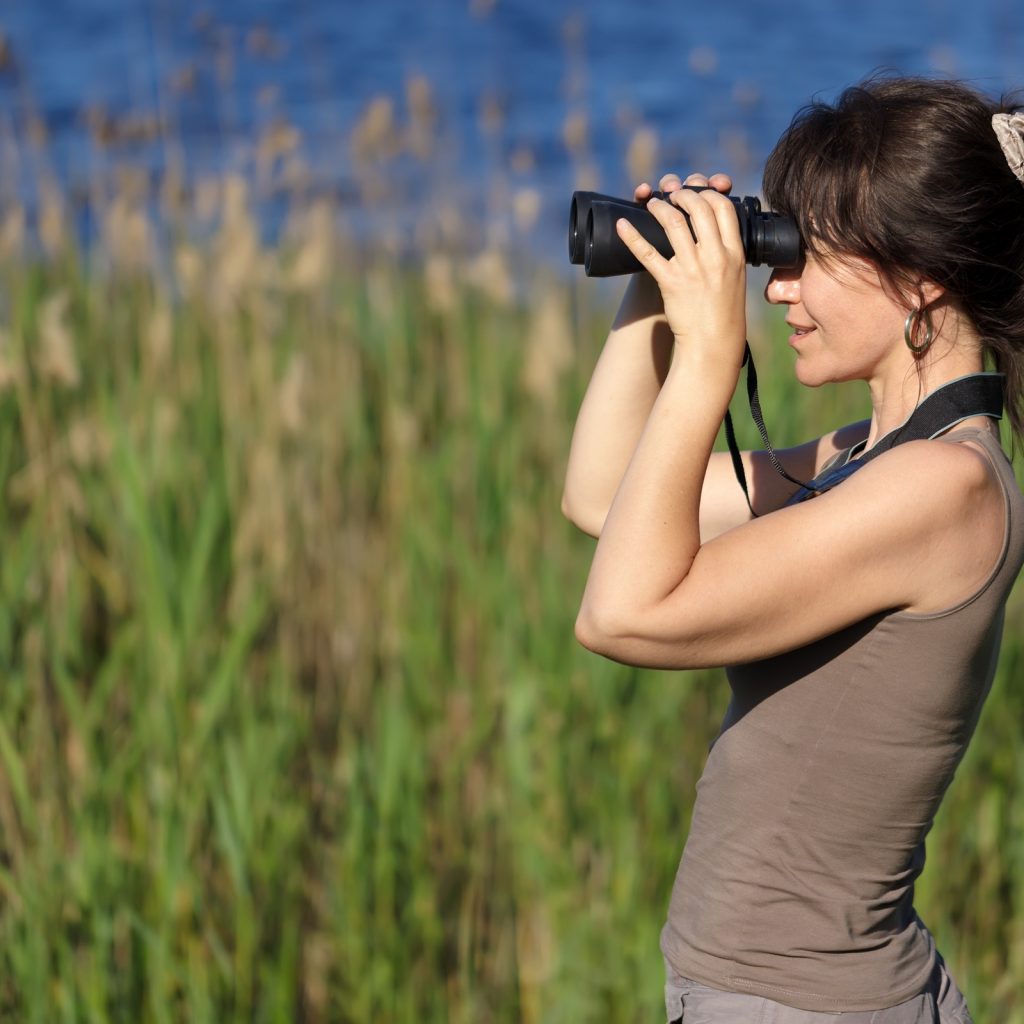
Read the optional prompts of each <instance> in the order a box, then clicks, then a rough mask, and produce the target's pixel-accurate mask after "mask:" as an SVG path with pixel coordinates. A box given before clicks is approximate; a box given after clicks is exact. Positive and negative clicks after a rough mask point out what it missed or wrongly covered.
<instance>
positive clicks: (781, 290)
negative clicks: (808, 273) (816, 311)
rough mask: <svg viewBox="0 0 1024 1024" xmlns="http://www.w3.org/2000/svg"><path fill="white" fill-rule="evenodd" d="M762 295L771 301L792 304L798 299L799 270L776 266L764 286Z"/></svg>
mask: <svg viewBox="0 0 1024 1024" xmlns="http://www.w3.org/2000/svg"><path fill="white" fill-rule="evenodd" d="M764 297H765V298H766V299H767V300H768V301H769V302H772V303H776V304H778V303H783V302H784V303H788V304H792V303H795V302H799V301H800V271H799V270H797V269H795V268H793V269H787V270H783V269H781V268H779V267H776V268H775V269H774V270H773V271H772V276H771V277H769V278H768V283H767V284H766V285H765V286H764Z"/></svg>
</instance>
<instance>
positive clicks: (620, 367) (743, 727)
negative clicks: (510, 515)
mask: <svg viewBox="0 0 1024 1024" xmlns="http://www.w3.org/2000/svg"><path fill="white" fill-rule="evenodd" d="M993 115H996V116H995V117H993ZM1022 125H1024V116H1022V115H1011V113H1010V110H1009V108H1004V107H1001V106H999V105H997V104H994V103H991V102H990V101H988V100H987V99H985V98H984V97H982V96H981V95H979V94H977V93H975V92H974V91H973V90H971V89H968V88H966V87H964V86H962V85H960V84H957V83H951V82H937V81H928V80H921V79H909V78H901V79H874V80H870V81H868V82H866V83H864V84H862V85H861V86H859V87H855V88H853V89H849V90H847V91H846V92H845V93H844V94H843V95H842V96H841V97H840V99H839V100H838V102H837V103H836V104H835V105H834V106H829V105H825V104H814V105H812V106H810V107H808V108H806V109H805V110H804V111H802V112H801V113H800V114H799V115H798V116H797V118H796V119H795V120H794V122H793V124H792V125H791V126H790V128H789V129H788V130H787V132H786V133H785V135H784V136H783V138H782V139H781V140H780V142H779V144H778V145H777V147H776V148H775V150H774V152H773V153H772V155H771V157H770V158H769V161H768V164H767V167H766V172H765V189H764V191H765V196H766V199H767V201H768V203H769V204H770V205H771V206H772V208H773V209H775V210H776V211H778V212H782V213H786V214H789V215H791V216H793V217H794V218H796V220H797V223H798V225H799V228H800V231H801V235H802V237H803V241H804V245H805V259H804V262H803V263H802V265H801V266H800V267H798V268H796V269H794V270H778V269H777V270H775V271H774V272H773V273H772V276H771V279H770V281H769V283H768V285H767V288H766V289H765V296H766V298H767V299H768V301H769V302H772V303H776V304H782V305H784V306H786V308H787V313H786V322H787V323H788V324H789V325H790V326H791V328H792V332H793V333H792V335H791V336H790V338H789V344H790V346H791V347H792V348H793V349H794V350H795V353H796V375H797V378H798V379H799V380H800V381H801V383H803V384H806V385H809V386H812V387H816V386H818V385H820V384H824V383H826V382H830V381H853V380H862V381H866V382H867V384H868V386H869V389H870V393H871V401H872V416H871V419H870V421H868V422H865V423H861V424H854V425H852V426H848V427H843V428H840V429H839V430H835V431H833V432H831V433H827V434H825V435H824V436H822V437H820V438H818V439H817V440H814V441H811V442H809V443H807V444H805V445H803V446H801V447H799V448H794V449H791V450H789V451H787V452H784V453H781V461H782V463H783V465H784V466H785V468H786V469H787V471H788V473H789V474H790V476H792V477H794V478H796V479H803V480H808V479H810V478H812V477H815V476H816V475H817V474H819V473H820V472H821V471H822V470H823V469H825V468H827V464H828V463H830V462H833V461H836V459H837V457H838V459H839V461H842V462H846V461H847V460H850V468H851V469H852V468H856V467H858V466H860V467H861V468H859V469H858V471H857V472H855V473H851V474H849V475H847V476H845V478H844V479H842V481H841V483H839V484H838V485H836V486H832V487H830V488H829V487H827V486H823V487H822V488H821V490H822V491H823V493H819V494H817V495H816V496H814V497H813V498H812V500H799V501H795V502H794V501H791V499H792V498H793V497H794V493H795V492H796V491H797V485H796V484H794V483H792V482H790V481H789V480H787V479H784V478H783V477H781V476H779V475H777V474H776V473H774V472H773V470H772V468H771V467H770V465H769V464H768V460H767V456H766V455H765V454H764V453H758V452H754V453H749V452H748V453H744V455H743V462H744V466H745V470H746V476H747V478H748V479H749V480H750V481H751V483H752V490H751V496H750V500H751V505H752V509H751V508H748V506H747V503H746V501H745V499H744V496H743V493H742V491H741V490H740V488H739V486H738V485H737V483H736V480H735V479H734V477H733V470H732V467H731V464H730V461H729V458H728V456H727V455H721V454H714V455H713V454H712V453H711V449H712V444H713V442H714V439H715V436H716V433H717V431H718V428H719V426H720V424H721V422H722V418H723V416H724V414H725V412H726V409H727V406H728V403H729V400H730V398H731V397H732V394H733V391H734V389H735V387H736V383H737V377H738V374H739V372H740V366H741V363H742V361H743V354H744V347H745V336H746V321H745V297H746V275H745V270H746V268H745V263H744V254H743V249H742V245H741V243H740V239H739V234H738V230H737V219H736V215H735V212H734V209H733V207H732V205H731V203H730V202H729V200H728V199H727V198H726V197H725V196H724V195H722V194H721V193H725V192H727V191H728V189H729V187H730V182H729V180H728V179H727V178H726V177H725V176H723V175H715V176H713V177H712V178H711V179H710V184H711V186H713V189H712V190H709V191H701V192H694V191H691V190H687V189H682V188H681V185H682V184H683V182H681V181H680V179H679V178H678V177H676V176H674V175H669V176H667V177H666V178H663V179H662V181H661V188H662V190H663V191H666V192H670V193H671V195H670V197H669V198H670V201H661V200H657V199H651V201H650V203H649V209H650V210H651V211H652V212H653V213H654V215H655V216H656V217H657V219H658V220H659V221H660V223H661V224H662V225H663V227H664V228H665V230H666V232H667V234H668V236H669V238H670V240H671V241H672V245H673V249H674V252H675V255H674V257H673V258H672V259H670V260H666V259H664V258H662V257H661V256H660V255H658V253H657V252H655V251H654V250H653V249H652V247H651V246H650V245H649V244H647V243H646V242H645V241H644V240H643V239H642V238H641V237H640V236H639V235H638V234H637V232H636V231H635V230H634V229H633V228H632V227H630V226H629V225H628V224H627V223H626V222H625V221H621V222H620V223H619V225H618V231H619V235H620V237H621V238H622V240H623V241H624V242H625V243H626V244H627V245H628V246H629V248H630V249H631V250H632V251H633V253H634V254H635V255H636V256H637V257H638V258H639V259H640V261H641V263H642V264H643V266H644V267H645V269H646V270H647V271H648V273H647V274H639V275H637V276H636V277H635V278H634V279H633V280H632V281H631V283H630V285H629V287H628V290H627V293H626V296H625V299H624V300H623V304H622V308H621V310H620V312H619V315H618V317H617V319H616V322H615V324H614V326H613V328H612V330H611V333H610V335H609V337H608V340H607V343H606V345H605V348H604V351H603V353H602V355H601V358H600V361H599V363H598V365H597V368H596V369H595V371H594V375H593V379H592V381H591V384H590V386H589V389H588V391H587V395H586V398H585V400H584V403H583V406H582V409H581V411H580V415H579V419H578V422H577V425H576V430H575V433H574V436H573V442H572V450H571V454H570V460H569V467H568V473H567V480H566V488H565V497H564V501H563V508H564V511H565V513H566V514H567V515H568V516H569V518H570V519H572V520H573V521H574V522H576V523H577V524H578V525H579V526H580V527H581V528H582V529H584V530H586V531H587V532H590V533H592V534H593V535H594V536H597V537H598V538H599V541H598V544H597V549H596V552H595V555H594V560H593V564H592V567H591V570H590V575H589V578H588V580H587V585H586V590H585V593H584V596H583V601H582V606H581V608H580V612H579V617H578V620H577V629H576V631H577V636H578V638H579V640H580V641H581V642H582V643H583V644H584V645H585V646H586V647H588V648H590V649H591V650H594V651H597V652H598V653H601V654H604V655H606V656H607V657H610V658H614V659H616V660H619V661H623V662H627V663H630V664H635V665H648V666H656V667H662V668H693V667H698V666H708V665H728V666H733V667H732V668H730V669H729V672H728V674H729V681H730V685H731V688H732V701H731V703H730V706H729V710H728V712H727V714H726V718H725V721H724V722H723V725H722V728H721V731H720V733H719V736H718V738H717V740H716V741H715V743H714V745H713V746H712V749H711V752H710V754H709V757H708V761H707V765H706V767H705V770H704V774H703V777H702V779H701V781H700V783H699V785H698V794H697V801H696V805H695V808H694V814H693V821H692V825H691V830H690V834H689V838H688V840H687V844H686V848H685V850H684V853H683V857H682V860H681V863H680V866H679V871H678V874H677V877H676V882H675V886H674V889H673V892H672V898H671V902H670V907H669V913H668V920H667V923H666V925H665V928H664V930H663V932H662V941H661V947H662V951H663V953H664V956H665V960H666V970H667V973H668V982H667V985H666V1006H667V1010H668V1015H669V1018H668V1019H669V1020H679V1019H685V1021H686V1022H687V1024H689V1022H691V1021H695V1022H696V1021H699V1022H718V1021H723V1022H724V1021H728V1022H730V1024H736V1022H746V1021H750V1022H755V1021H769V1020H770V1021H773V1022H776V1024H789V1022H796V1021H799V1022H811V1021H819V1020H820V1021H835V1020H836V1019H837V1015H838V1017H839V1019H842V1020H844V1021H849V1022H855V1021H864V1022H867V1021H873V1022H876V1024H902V1022H904V1021H906V1022H909V1021H915V1022H916V1021H942V1022H947V1021H950V1022H952V1021H957V1022H964V1021H969V1020H970V1016H969V1014H968V1011H967V1007H966V1005H965V1003H964V1000H963V997H962V995H961V994H960V992H959V991H958V990H957V987H956V985H955V984H954V983H953V982H952V980H951V978H950V977H949V974H948V973H947V971H946V969H945V966H944V964H943V962H942V959H941V957H940V956H939V955H938V953H937V951H936V949H935V945H934V943H933V941H932V938H931V936H930V934H929V932H928V931H927V929H926V927H925V926H924V924H923V923H922V922H921V920H920V919H919V918H918V917H917V915H916V914H915V912H914V909H913V905H912V901H913V885H914V880H915V879H916V877H917V876H918V875H919V874H920V871H921V869H922V867H923V863H924V838H925V835H926V833H927V832H928V830H929V828H930V825H931V823H932V820H933V818H934V815H935V813H936V810H937V809H938V806H939V803H940V802H941V799H942V796H943V794H944V792H945V790H946V788H947V787H948V785H949V783H950V781H951V780H952V777H953V773H954V771H955V768H956V766H957V764H958V763H959V761H960V758H961V757H962V755H963V753H964V750H965V748H966V745H967V743H968V741H969V739H970V736H971V734H972V732H973V730H974V726H975V724H976V722H977V719H978V715H979V713H980V710H981V705H982V703H983V701H984V699H985V696H986V694H987V692H988V689H989V686H990V684H991V681H992V675H993V672H994V665H995V659H996V655H997V652H998V646H999V641H1000V636H1001V630H1002V615H1003V607H1004V604H1005V600H1006V597H1007V594H1008V593H1009V590H1010V588H1011V586H1012V584H1013V582H1014V579H1015V578H1016V576H1017V573H1018V571H1019V569H1020V567H1021V564H1022V561H1024V498H1022V496H1021V494H1020V492H1019V490H1018V489H1017V486H1016V483H1015V481H1014V478H1013V474H1012V471H1011V469H1010V466H1009V464H1008V461H1007V459H1006V457H1005V455H1004V454H1003V452H1002V451H1001V449H1000V446H999V440H998V429H997V424H996V421H995V419H994V418H993V410H991V409H986V408H984V407H982V406H979V407H978V408H974V407H973V406H971V407H969V408H967V409H966V411H963V410H962V411H961V412H960V413H959V414H958V415H954V416H953V417H952V418H951V419H949V421H948V422H945V421H944V422H943V423H942V424H941V425H940V428H939V432H940V436H938V437H937V438H936V439H934V440H909V441H905V442H904V443H895V444H892V442H893V441H896V442H899V441H901V437H902V435H903V433H904V431H905V430H907V429H909V428H905V427H904V424H905V421H907V420H908V418H909V417H910V416H911V414H913V413H914V412H915V410H916V409H922V410H923V409H924V408H925V406H923V405H922V399H923V398H925V397H926V396H929V395H932V394H933V393H939V394H940V395H941V394H945V393H946V391H945V389H952V390H956V388H957V387H960V386H961V385H960V384H959V383H957V382H958V381H960V378H964V377H968V379H969V380H970V381H973V380H975V378H973V377H971V376H970V375H974V374H979V373H981V372H982V371H983V369H984V366H985V363H986V361H988V362H991V363H992V364H994V367H995V369H996V370H997V371H999V372H1000V373H1002V374H1004V375H1005V378H1004V379H1003V382H1002V391H1003V398H1004V401H1005V405H1006V412H1007V414H1008V416H1009V419H1010V422H1011V424H1012V426H1013V428H1014V430H1015V432H1017V433H1018V434H1019V433H1020V432H1021V427H1022V423H1024V391H1022V381H1024V276H1022V274H1024V142H1022V140H1021V131H1022ZM708 183H709V182H708V181H707V179H705V178H703V177H701V176H699V175H691V176H690V177H689V178H687V179H686V184H690V185H694V184H708ZM650 194H651V190H650V188H649V186H647V185H641V186H640V187H639V188H638V189H637V190H636V197H637V199H639V200H645V199H647V198H648V197H649V196H650ZM683 211H685V213H686V214H687V215H688V217H689V220H690V223H691V225H692V229H693V233H692V234H691V232H690V230H688V228H687V226H686V221H685V219H684V217H683V216H682V212H683ZM978 379H979V380H982V381H984V378H978ZM951 382H952V383H951ZM932 404H933V405H934V404H935V403H934V402H933V403H932ZM960 417H963V418H960ZM957 419H959V422H954V421H955V420H957ZM893 432H895V433H893ZM887 435H889V436H887ZM882 439H885V440H884V441H883V443H882V445H881V446H879V448H878V449H877V450H881V449H882V448H883V447H885V448H887V450H885V451H884V453H883V454H880V455H877V457H874V458H872V457H871V456H872V454H875V453H873V452H872V449H873V448H874V447H875V446H876V443H877V442H879V441H880V440H882ZM858 443H861V446H860V448H857V449H855V450H854V452H853V453H852V458H851V453H847V454H846V455H840V453H841V452H844V450H846V449H847V448H849V447H850V446H853V445H856V444H858ZM890 444H891V447H888V446H889V445H890ZM877 450H876V451H877ZM800 497H804V495H801V496H800ZM787 503H788V504H787ZM752 511H753V513H754V515H753V516H752V515H751V512H752Z"/></svg>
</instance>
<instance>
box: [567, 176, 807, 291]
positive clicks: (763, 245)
mask: <svg viewBox="0 0 1024 1024" xmlns="http://www.w3.org/2000/svg"><path fill="white" fill-rule="evenodd" d="M683 187H684V188H689V189H692V190H693V191H695V192H701V191H703V190H704V189H705V188H706V187H707V186H705V185H684V186H683ZM654 196H657V197H658V198H659V199H665V200H668V194H667V193H664V192H655V193H654ZM652 198H653V196H652ZM728 198H729V201H730V202H731V203H732V205H733V207H734V208H735V210H736V216H737V217H738V218H739V222H740V237H741V238H742V239H743V252H744V254H745V255H746V260H747V263H749V264H750V265H751V266H753V267H759V266H761V265H762V264H764V265H765V266H768V267H795V266H796V265H797V264H798V263H799V262H800V255H801V245H800V232H799V231H798V230H797V226H796V222H795V221H794V220H793V218H792V217H785V216H783V215H782V214H778V213H765V212H763V211H762V210H761V202H760V200H758V199H757V198H755V197H754V196H744V197H743V198H742V199H740V198H738V197H736V196H729V197H728ZM676 209H677V210H678V209H679V207H676ZM679 212H680V213H682V214H683V216H684V217H686V224H687V226H688V227H690V229H691V231H692V230H693V229H692V227H691V226H690V218H689V217H688V216H687V215H686V214H685V213H683V211H682V210H680V211H679ZM620 217H625V219H626V220H628V221H629V223H630V224H632V225H633V227H635V228H636V229H637V231H639V232H640V234H641V235H642V236H643V237H644V238H646V239H647V241H648V242H650V243H651V245H653V246H654V248H655V249H657V250H658V252H660V253H661V255H662V256H664V257H665V259H671V258H672V256H673V255H674V254H673V251H672V244H671V243H670V242H669V240H668V235H666V234H665V229H664V228H663V227H662V226H661V225H660V224H659V223H658V221H657V220H656V219H655V216H654V214H653V213H651V212H650V211H649V210H648V209H647V205H646V203H634V202H633V201H632V200H630V199H616V198H615V197H614V196H605V195H601V193H600V192H573V194H572V205H571V207H570V209H569V260H570V262H572V263H577V264H579V263H582V264H583V269H584V271H585V273H586V275H587V277H616V276H618V275H620V274H635V273H637V272H638V271H641V270H643V269H644V268H643V266H642V265H641V263H640V261H639V260H638V259H637V258H636V257H635V256H634V255H633V254H632V253H631V252H630V251H629V249H628V248H627V246H626V243H625V242H623V241H622V239H621V238H619V235H618V232H616V230H615V222H616V221H617V220H618V219H619V218H620Z"/></svg>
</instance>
